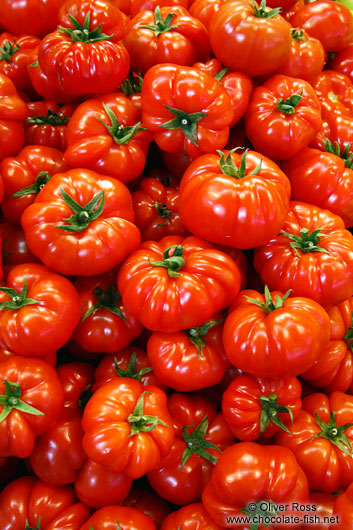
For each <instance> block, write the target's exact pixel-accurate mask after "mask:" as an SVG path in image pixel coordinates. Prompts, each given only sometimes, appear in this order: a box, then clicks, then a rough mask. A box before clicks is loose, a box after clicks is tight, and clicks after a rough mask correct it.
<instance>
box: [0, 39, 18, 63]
mask: <svg viewBox="0 0 353 530" xmlns="http://www.w3.org/2000/svg"><path fill="white" fill-rule="evenodd" d="M13 42H14V43H13V44H12V43H11V42H10V41H9V40H7V41H5V42H4V44H3V45H2V46H1V47H0V61H7V62H10V61H11V59H12V56H13V55H14V54H15V53H16V52H18V50H19V49H20V47H19V45H18V44H17V42H16V39H14V41H13Z"/></svg>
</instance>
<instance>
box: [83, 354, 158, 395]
mask: <svg viewBox="0 0 353 530" xmlns="http://www.w3.org/2000/svg"><path fill="white" fill-rule="evenodd" d="M94 377H95V383H94V385H93V390H97V388H99V387H101V386H102V385H104V383H109V381H111V380H112V379H116V378H121V377H130V378H131V379H136V380H137V381H139V382H140V383H142V384H143V385H144V386H149V385H153V386H158V387H159V388H161V389H162V390H164V391H166V390H167V387H166V386H165V385H163V384H162V383H161V382H160V381H159V379H157V377H156V376H155V375H154V373H153V370H152V368H151V365H150V362H149V360H148V357H147V355H146V353H145V352H144V351H143V350H142V349H141V348H139V347H138V346H128V347H127V348H124V349H122V350H120V351H118V352H117V353H115V354H114V355H105V356H104V357H103V359H102V360H101V361H100V363H99V364H98V366H97V369H96V371H95V374H94Z"/></svg>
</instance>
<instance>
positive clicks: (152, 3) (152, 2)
mask: <svg viewBox="0 0 353 530" xmlns="http://www.w3.org/2000/svg"><path fill="white" fill-rule="evenodd" d="M119 1H120V2H122V1H126V0H119ZM157 5H158V6H159V7H167V6H181V7H184V8H185V9H187V8H188V6H189V1H188V0H130V16H131V17H132V18H133V17H135V16H136V15H137V14H138V13H140V11H145V10H150V11H154V10H155V9H156V7H157ZM120 9H121V8H120Z"/></svg>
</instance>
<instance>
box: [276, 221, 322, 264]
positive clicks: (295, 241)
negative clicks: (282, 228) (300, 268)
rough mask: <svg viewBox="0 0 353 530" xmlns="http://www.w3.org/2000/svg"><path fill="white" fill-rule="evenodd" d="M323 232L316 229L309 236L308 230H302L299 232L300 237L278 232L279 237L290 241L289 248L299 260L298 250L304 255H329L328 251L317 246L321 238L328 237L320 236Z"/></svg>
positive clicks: (320, 229)
mask: <svg viewBox="0 0 353 530" xmlns="http://www.w3.org/2000/svg"><path fill="white" fill-rule="evenodd" d="M324 230H325V229H324V228H318V229H317V230H313V231H312V232H311V234H309V230H308V228H302V229H301V230H300V236H296V235H294V234H289V233H288V232H280V233H279V235H280V236H285V237H288V239H290V240H291V242H290V243H289V246H290V247H291V248H293V249H294V252H295V253H296V254H297V256H298V257H299V258H300V257H301V256H300V253H299V252H298V249H300V250H301V251H302V252H304V253H306V252H323V253H324V254H329V252H328V250H325V249H324V248H322V247H319V246H318V243H320V241H321V238H323V237H328V234H322V232H323V231H324Z"/></svg>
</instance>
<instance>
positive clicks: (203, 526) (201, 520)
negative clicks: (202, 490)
mask: <svg viewBox="0 0 353 530" xmlns="http://www.w3.org/2000/svg"><path fill="white" fill-rule="evenodd" d="M178 529H180V530H221V527H220V526H218V525H216V523H215V522H214V521H212V519H211V517H210V516H209V514H208V513H207V511H206V510H205V508H204V507H203V505H202V504H201V503H193V504H188V505H187V506H183V507H182V508H180V510H177V511H176V512H173V513H171V514H170V515H168V517H166V519H165V520H164V521H163V524H162V527H161V530H178Z"/></svg>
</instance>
